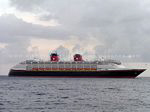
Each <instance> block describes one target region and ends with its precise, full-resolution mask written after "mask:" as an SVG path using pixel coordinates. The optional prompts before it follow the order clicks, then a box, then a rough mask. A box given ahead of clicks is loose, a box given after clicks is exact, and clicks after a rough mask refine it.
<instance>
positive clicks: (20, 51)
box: [0, 0, 150, 74]
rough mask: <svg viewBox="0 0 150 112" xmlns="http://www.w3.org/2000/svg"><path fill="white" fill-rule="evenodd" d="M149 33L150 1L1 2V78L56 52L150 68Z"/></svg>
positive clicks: (48, 0)
mask: <svg viewBox="0 0 150 112" xmlns="http://www.w3.org/2000/svg"><path fill="white" fill-rule="evenodd" d="M149 29H150V1H149V0H0V55H1V58H0V74H7V73H8V71H9V69H10V68H11V67H12V66H13V65H15V64H17V63H19V62H20V61H23V60H26V59H31V58H33V57H38V58H42V59H49V54H50V53H51V52H54V51H57V52H58V53H59V54H60V56H61V59H62V60H69V59H72V56H73V54H75V53H81V54H82V55H83V56H84V59H85V60H90V59H95V58H97V57H98V58H99V57H101V56H106V57H110V58H115V59H119V60H123V61H130V62H131V61H134V62H144V63H149V62H150V52H149V49H150V37H149V36H150V31H149Z"/></svg>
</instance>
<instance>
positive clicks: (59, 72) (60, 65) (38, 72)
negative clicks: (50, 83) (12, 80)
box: [9, 53, 145, 78]
mask: <svg viewBox="0 0 150 112" xmlns="http://www.w3.org/2000/svg"><path fill="white" fill-rule="evenodd" d="M73 59H74V61H60V59H59V55H58V54H57V53H52V54H51V55H50V61H39V60H38V61H37V60H26V61H23V62H21V63H19V64H18V65H16V66H14V67H13V68H11V70H10V72H9V76H27V77H30V76H31V77H33V76H34V77H35V76H37V77H62V78H66V77H75V78H85V77H86V78H135V77H137V76H138V75H139V74H140V73H142V72H143V71H145V69H129V68H125V67H124V66H123V65H122V64H121V62H119V61H116V60H111V59H107V60H95V61H84V60H83V58H82V55H80V54H75V55H74V56H73Z"/></svg>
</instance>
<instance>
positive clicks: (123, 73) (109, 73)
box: [9, 69, 145, 78]
mask: <svg viewBox="0 0 150 112" xmlns="http://www.w3.org/2000/svg"><path fill="white" fill-rule="evenodd" d="M144 71H145V69H128V70H101V71H26V70H13V69H11V70H10V72H9V76H10V77H11V76H12V77H45V78H46V77H49V78H135V77H137V76H138V75H139V74H140V73H142V72H144Z"/></svg>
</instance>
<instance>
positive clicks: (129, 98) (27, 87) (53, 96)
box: [0, 77, 150, 112]
mask: <svg viewBox="0 0 150 112" xmlns="http://www.w3.org/2000/svg"><path fill="white" fill-rule="evenodd" d="M0 112H150V78H136V79H96V78H95V79H94V78H93V79H88V78H84V79H79V78H74V79H69V78H67V79H65V78H61V79H59V78H14V77H0Z"/></svg>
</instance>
